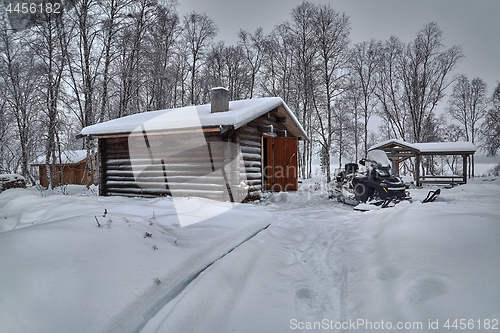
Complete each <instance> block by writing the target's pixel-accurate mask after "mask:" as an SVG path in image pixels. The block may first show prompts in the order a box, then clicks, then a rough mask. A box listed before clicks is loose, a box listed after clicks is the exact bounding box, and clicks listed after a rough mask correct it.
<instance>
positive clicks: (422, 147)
mask: <svg viewBox="0 0 500 333" xmlns="http://www.w3.org/2000/svg"><path fill="white" fill-rule="evenodd" d="M393 147H400V148H406V149H410V150H414V151H417V152H419V153H421V154H432V153H474V152H476V147H475V146H474V145H473V144H472V143H471V142H460V141H459V142H425V143H408V142H405V141H402V140H398V139H391V140H386V141H384V142H381V143H378V144H376V145H373V146H372V147H370V148H369V149H368V150H374V149H383V148H393Z"/></svg>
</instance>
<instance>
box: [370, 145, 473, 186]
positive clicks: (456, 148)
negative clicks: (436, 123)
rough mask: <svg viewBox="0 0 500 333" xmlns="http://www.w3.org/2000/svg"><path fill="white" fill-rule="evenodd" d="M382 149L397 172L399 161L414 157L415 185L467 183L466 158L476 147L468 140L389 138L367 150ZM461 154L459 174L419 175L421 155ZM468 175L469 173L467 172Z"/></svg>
mask: <svg viewBox="0 0 500 333" xmlns="http://www.w3.org/2000/svg"><path fill="white" fill-rule="evenodd" d="M374 149H382V150H384V151H385V152H386V153H387V157H389V159H390V160H391V161H392V170H393V172H394V173H396V174H399V166H400V164H401V162H403V161H405V160H407V159H409V158H412V157H413V158H415V172H414V180H415V184H416V185H417V186H421V185H422V184H424V183H435V184H450V185H458V184H466V183H467V159H468V158H469V156H471V155H474V153H475V152H476V147H475V146H474V145H473V144H472V143H470V142H427V143H408V142H404V141H401V140H397V139H391V140H387V141H384V142H381V143H379V144H376V145H374V146H372V147H370V149H369V150H374ZM450 155H458V156H462V167H463V174H462V175H461V176H456V175H453V176H446V175H421V174H420V166H421V162H422V157H423V156H450ZM469 177H470V174H469Z"/></svg>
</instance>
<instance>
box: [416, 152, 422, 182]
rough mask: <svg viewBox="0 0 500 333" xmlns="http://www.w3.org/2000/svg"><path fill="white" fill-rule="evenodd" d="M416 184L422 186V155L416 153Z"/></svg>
mask: <svg viewBox="0 0 500 333" xmlns="http://www.w3.org/2000/svg"><path fill="white" fill-rule="evenodd" d="M415 184H416V185H417V186H422V184H421V182H420V155H419V154H416V155H415Z"/></svg>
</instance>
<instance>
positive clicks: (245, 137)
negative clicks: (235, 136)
mask: <svg viewBox="0 0 500 333" xmlns="http://www.w3.org/2000/svg"><path fill="white" fill-rule="evenodd" d="M240 140H244V141H253V142H260V140H261V135H260V134H256V135H250V134H241V135H240Z"/></svg>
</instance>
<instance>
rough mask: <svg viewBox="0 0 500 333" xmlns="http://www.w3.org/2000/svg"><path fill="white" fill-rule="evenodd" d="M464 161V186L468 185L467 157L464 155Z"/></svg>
mask: <svg viewBox="0 0 500 333" xmlns="http://www.w3.org/2000/svg"><path fill="white" fill-rule="evenodd" d="M462 159H463V162H462V163H463V166H462V167H463V181H464V184H467V155H465V154H464V155H462Z"/></svg>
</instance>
